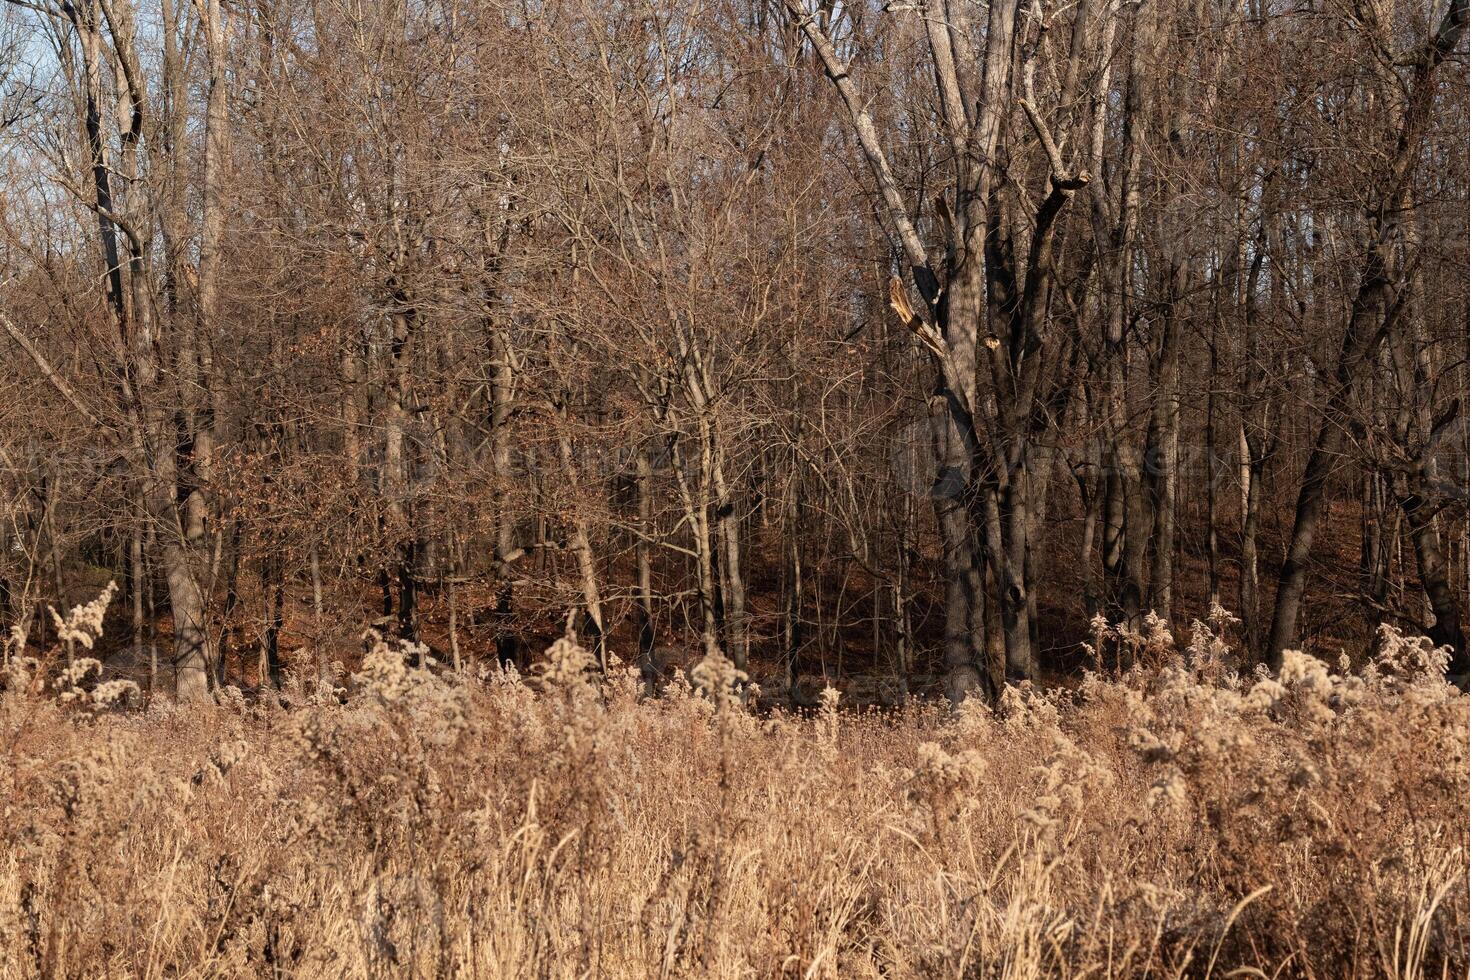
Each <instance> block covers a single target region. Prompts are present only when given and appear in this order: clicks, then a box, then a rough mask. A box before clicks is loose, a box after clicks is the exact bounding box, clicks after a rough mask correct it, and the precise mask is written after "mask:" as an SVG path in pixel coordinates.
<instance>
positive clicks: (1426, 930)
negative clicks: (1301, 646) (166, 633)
mask: <svg viewBox="0 0 1470 980" xmlns="http://www.w3.org/2000/svg"><path fill="white" fill-rule="evenodd" d="M1216 626H1217V628H1219V629H1221V630H1222V631H1223V629H1224V624H1223V623H1217V624H1216ZM1099 642H1100V644H1101V645H1102V647H1103V649H1101V650H1100V651H1099V655H1100V661H1101V662H1113V661H1115V660H1116V659H1118V657H1119V655H1120V654H1126V659H1128V660H1130V661H1132V662H1136V663H1140V664H1148V665H1149V666H1148V667H1146V668H1143V667H1139V668H1136V669H1133V670H1132V671H1129V672H1121V673H1120V672H1112V673H1110V674H1108V676H1107V677H1106V678H1104V677H1101V676H1092V677H1089V678H1088V679H1087V680H1086V681H1085V682H1084V683H1082V684H1081V685H1080V686H1079V687H1077V688H1076V689H1074V690H1067V691H1058V692H1053V693H1050V694H1043V693H1036V692H1029V691H1016V690H1013V691H1010V692H1008V694H1007V696H1006V698H1005V700H1004V703H1003V704H1002V705H1000V707H999V708H998V709H997V710H995V711H993V712H992V711H990V710H988V709H986V708H984V707H982V706H980V705H978V704H975V703H973V702H971V703H967V704H966V705H965V706H963V707H962V708H961V709H960V710H958V711H954V712H952V711H949V710H948V709H947V708H943V707H940V706H936V705H915V706H913V707H911V708H909V709H907V710H905V711H903V712H899V713H890V714H878V713H874V712H849V711H847V710H844V709H842V708H841V707H839V705H838V704H837V699H836V697H835V694H836V692H831V694H829V695H828V696H827V697H826V699H825V700H826V707H824V708H823V709H822V710H821V711H819V712H817V713H816V714H814V715H812V716H809V717H795V716H791V715H787V714H783V713H781V712H779V711H774V712H762V713H755V712H751V711H749V710H747V708H746V707H745V706H744V705H743V704H742V700H741V698H739V697H737V696H736V695H735V694H734V693H733V692H734V690H735V684H736V682H737V681H738V678H736V677H735V676H734V674H733V671H732V669H731V668H730V667H729V666H728V664H725V663H722V662H721V663H709V662H706V663H703V664H701V666H700V667H699V668H697V669H696V670H695V671H694V684H693V686H691V685H689V684H685V683H683V682H680V683H676V684H675V685H674V686H673V687H671V688H670V689H669V690H667V691H666V692H664V694H663V696H662V697H660V698H659V699H656V700H651V701H646V700H641V699H640V697H639V691H640V689H639V684H638V681H637V679H636V676H635V675H634V674H633V673H632V672H630V671H627V670H625V669H622V668H619V669H615V670H613V671H611V672H610V673H609V675H608V676H607V677H606V678H603V677H601V676H599V675H597V674H595V673H594V672H593V671H591V669H590V659H589V658H588V656H587V654H586V653H585V652H584V651H583V650H581V649H580V648H579V647H577V646H576V644H575V643H573V642H570V641H563V642H560V643H558V644H557V645H556V646H555V647H553V648H552V649H551V650H550V651H548V656H547V658H546V664H545V665H544V667H543V668H542V669H541V670H539V671H538V672H537V675H536V676H535V677H533V678H530V679H527V680H522V679H520V678H518V677H516V676H514V675H502V674H498V673H497V674H493V675H490V676H488V677H482V678H475V679H459V678H456V677H453V676H451V675H444V674H435V673H430V672H428V671H423V670H418V669H413V668H410V667H408V666H405V658H404V656H403V654H402V651H400V650H397V649H394V648H393V647H391V646H390V645H388V644H386V643H379V644H377V646H376V648H375V649H374V650H373V652H372V653H370V654H369V655H368V657H367V659H366V660H365V662H364V665H363V669H362V672H361V673H360V674H359V675H357V676H356V678H355V679H354V680H353V682H352V683H351V684H350V685H349V690H350V691H351V693H350V694H349V693H347V691H343V692H341V693H340V694H339V695H336V696H333V697H322V698H320V699H314V698H312V697H309V696H307V695H305V694H302V693H300V692H297V694H296V696H295V702H296V703H295V705H294V706H292V707H289V708H287V707H280V706H276V705H269V706H267V705H264V704H246V703H244V702H243V701H240V700H231V699H226V703H225V704H223V705H222V706H220V707H218V708H209V709H202V710H198V709H196V710H189V711H187V712H186V711H183V710H175V709H170V708H165V707H162V706H155V707H152V708H150V709H148V710H147V711H130V710H118V709H117V708H116V707H110V706H107V705H106V704H104V702H106V701H108V700H109V699H110V698H112V697H115V696H116V694H117V692H115V691H103V692H100V693H99V692H97V691H96V690H95V688H92V687H89V684H88V681H87V679H86V677H85V676H83V675H85V673H86V672H85V667H84V668H83V669H82V670H79V671H74V672H73V674H72V675H69V676H68V677H66V678H61V679H58V680H55V681H53V682H51V683H50V684H48V685H47V690H46V691H45V692H44V693H42V694H37V693H35V689H36V688H37V687H38V684H37V683H36V682H35V681H34V679H32V681H31V683H30V684H29V685H27V684H26V683H25V681H26V678H25V677H24V676H22V675H21V674H20V673H18V672H16V671H14V670H13V671H12V672H11V675H10V684H9V687H10V692H9V693H7V694H6V695H5V696H4V697H3V699H0V801H3V808H4V809H3V818H0V973H3V975H4V976H6V977H24V976H47V977H51V976H68V977H72V976H74V977H82V976H86V977H96V976H144V977H156V976H171V977H185V976H188V977H193V976H295V977H331V976H344V977H378V976H425V977H428V976H436V977H437V976H446V977H447V976H486V977H500V976H505V977H510V976H514V977H530V976H546V977H584V976H585V977H597V976H604V977H659V976H698V977H737V976H738V977H767V976H794V977H880V976H882V977H947V976H953V977H960V976H986V977H989V976H996V977H1031V976H1071V977H1081V976H1088V977H1107V976H1145V975H1147V976H1155V977H1168V976H1183V975H1188V976H1217V977H1225V976H1230V975H1235V976H1247V975H1249V976H1259V975H1265V976H1268V977H1269V976H1278V975H1280V976H1314V977H1329V976H1330V977H1351V976H1361V977H1370V976H1371V977H1378V976H1392V977H1419V976H1435V977H1438V976H1441V975H1445V974H1446V973H1447V974H1449V975H1454V976H1461V975H1464V974H1465V972H1466V970H1467V967H1470V947H1467V941H1470V922H1467V919H1466V916H1467V913H1470V902H1467V897H1466V892H1465V875H1464V871H1465V845H1466V830H1465V828H1466V816H1465V811H1466V806H1465V804H1466V801H1467V786H1470V765H1467V759H1466V753H1467V748H1470V707H1467V706H1470V700H1467V699H1466V698H1464V697H1461V696H1459V695H1458V694H1457V693H1456V692H1455V691H1454V689H1452V688H1450V687H1449V686H1448V685H1446V684H1445V683H1444V682H1443V680H1442V674H1441V673H1440V670H1439V668H1440V660H1439V658H1438V657H1437V655H1435V654H1434V653H1432V652H1431V651H1428V650H1427V649H1426V648H1425V647H1424V646H1422V645H1420V644H1417V643H1411V642H1408V641H1404V640H1401V639H1400V638H1398V637H1396V636H1395V635H1393V634H1392V633H1388V632H1386V633H1385V634H1384V642H1383V644H1382V649H1381V652H1380V653H1379V655H1378V656H1377V658H1376V659H1375V660H1374V661H1373V662H1372V663H1370V664H1369V665H1367V666H1366V667H1364V668H1362V669H1360V670H1357V671H1354V672H1351V673H1347V674H1344V673H1342V672H1340V671H1339V670H1338V669H1337V668H1335V667H1334V668H1332V669H1329V668H1328V666H1327V665H1325V664H1322V663H1320V662H1318V661H1315V660H1311V659H1310V658H1306V657H1302V656H1293V657H1289V658H1288V661H1287V663H1286V666H1285V668H1284V669H1283V671H1282V673H1281V676H1280V677H1279V678H1277V679H1264V678H1261V677H1256V676H1252V677H1248V678H1246V679H1240V678H1237V677H1236V676H1234V675H1233V674H1232V673H1231V672H1230V670H1229V664H1230V653H1229V651H1228V649H1227V648H1226V645H1225V643H1224V642H1223V641H1222V640H1220V639H1217V638H1216V636H1215V634H1214V633H1213V632H1212V631H1211V630H1210V629H1209V628H1208V627H1204V626H1197V627H1196V630H1195V633H1194V638H1193V641H1192V642H1191V643H1190V644H1189V645H1188V648H1187V649H1183V650H1176V649H1174V648H1173V646H1172V644H1171V642H1170V641H1169V640H1168V639H1167V638H1165V636H1164V634H1163V632H1162V631H1156V632H1155V634H1154V635H1153V636H1152V637H1131V638H1130V637H1125V638H1118V637H1114V636H1103V637H1101V638H1100V640H1099ZM27 686H29V687H30V688H31V692H30V693H27V692H26V691H25V690H21V688H25V687H27ZM313 700H320V702H321V703H312V702H313Z"/></svg>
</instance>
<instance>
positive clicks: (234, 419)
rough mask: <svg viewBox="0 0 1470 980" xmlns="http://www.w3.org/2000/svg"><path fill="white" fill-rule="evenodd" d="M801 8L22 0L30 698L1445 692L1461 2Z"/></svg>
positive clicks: (13, 249) (15, 261)
mask: <svg viewBox="0 0 1470 980" xmlns="http://www.w3.org/2000/svg"><path fill="white" fill-rule="evenodd" d="M807 3H808V0H785V2H772V0H700V2H695V3H687V2H683V0H679V2H675V0H632V2H614V0H565V2H561V0H546V2H534V0H523V2H489V3H487V2H467V0H238V2H237V0H195V2H193V3H188V2H185V0H159V2H158V3H157V4H152V3H139V2H135V0H59V2H53V0H36V2H34V3H32V2H22V0H10V2H9V3H7V4H6V5H5V6H4V19H3V24H4V36H3V45H0V94H3V98H0V125H3V128H0V168H3V183H0V186H3V191H0V276H3V282H4V289H3V291H0V325H3V326H4V328H5V336H4V337H0V363H3V370H0V615H3V617H4V622H5V625H6V627H7V628H9V629H10V634H9V637H8V641H7V648H6V657H7V660H8V659H10V658H12V657H16V656H19V655H20V654H22V653H24V652H25V650H27V649H32V648H33V649H45V648H47V647H48V646H50V645H52V644H53V643H54V641H55V636H54V635H53V634H54V630H55V625H54V624H53V622H52V621H51V620H50V618H49V616H48V615H46V614H45V610H46V607H47V606H48V605H54V606H56V607H58V608H59V609H64V608H66V607H68V606H71V605H73V604H75V603H78V602H81V601H84V600H86V599H90V598H91V597H92V596H94V595H96V593H97V592H98V591H99V589H100V587H101V586H102V585H103V584H105V583H106V582H107V581H108V580H109V579H116V580H117V581H118V582H119V583H120V584H121V585H122V598H121V601H120V602H119V603H117V604H115V605H114V607H113V615H114V616H115V617H120V619H119V620H118V627H117V628H112V627H109V630H108V634H109V636H111V637H116V638H120V639H119V640H114V641H109V642H110V643H112V644H113V645H110V646H108V647H106V649H105V651H104V652H105V653H106V654H107V659H108V662H109V663H110V664H111V665H112V666H113V668H114V669H115V670H117V671H119V672H123V673H128V672H131V674H132V675H141V676H142V677H145V678H147V677H149V676H150V675H152V674H153V673H154V672H155V671H156V672H157V675H158V677H157V683H158V684H160V685H163V686H164V687H166V688H167V689H169V690H175V689H176V690H177V693H178V694H179V695H180V696H181V697H185V698H188V697H198V696H201V695H204V694H206V693H207V692H208V691H209V689H211V688H213V687H217V686H219V685H221V684H224V683H236V684H247V683H249V684H261V683H268V682H270V681H272V680H274V681H277V682H279V680H280V678H281V676H282V674H283V672H285V671H288V670H289V671H291V672H293V673H295V674H296V675H297V676H298V677H312V676H316V675H317V673H318V672H319V671H327V670H330V669H331V666H330V665H331V663H332V662H333V661H337V660H341V661H346V662H351V661H352V660H353V659H354V658H355V657H356V656H357V654H358V651H359V650H360V649H361V646H360V640H359V637H360V635H361V632H362V629H363V627H364V625H365V624H374V625H376V626H377V627H378V628H379V629H380V630H381V631H384V632H388V633H393V634H397V635H399V636H401V637H403V638H405V639H410V640H422V641H424V642H426V643H428V644H429V645H430V646H431V647H432V648H433V651H434V655H435V657H436V658H438V659H439V660H441V661H442V662H444V663H446V664H451V665H453V666H455V667H462V666H465V665H476V664H488V663H492V662H493V661H494V660H497V659H498V660H500V661H503V662H519V663H521V664H524V662H525V661H526V659H527V656H528V653H527V651H529V650H535V651H540V650H541V649H543V647H544V646H545V643H546V641H547V640H548V639H550V638H552V637H555V636H558V635H560V634H561V633H562V631H563V630H564V629H565V627H566V626H567V625H568V624H569V623H570V624H571V625H572V626H573V627H574V628H575V629H576V630H577V631H578V633H579V635H580V636H581V637H582V639H583V642H584V643H586V644H587V645H588V648H589V649H590V650H591V651H592V652H593V654H594V656H595V657H596V658H598V659H604V658H605V657H606V655H607V653H608V651H611V652H614V653H616V654H617V655H619V656H620V657H622V658H623V659H624V660H625V661H628V662H633V663H636V664H637V665H638V666H639V668H640V670H641V672H642V676H643V679H644V683H645V684H646V685H648V686H650V687H652V686H654V685H656V684H657V683H659V681H660V678H661V677H662V676H664V675H666V674H667V673H668V672H669V671H670V670H671V669H672V666H674V665H678V664H681V663H685V662H687V661H689V660H691V659H698V657H699V656H700V655H702V654H707V653H709V652H711V651H713V650H715V649H719V650H722V651H724V652H725V653H727V654H728V655H729V657H730V658H731V660H732V661H733V662H734V664H735V666H736V667H737V668H740V669H745V670H748V671H750V672H751V673H752V674H755V675H756V676H758V677H760V678H761V679H762V680H763V681H765V686H766V687H767V690H768V693H770V692H773V691H774V692H778V693H779V694H780V695H781V696H790V697H791V698H793V699H797V700H799V699H801V698H802V697H803V694H802V690H803V689H802V685H801V683H800V682H799V680H800V678H801V677H807V678H822V679H824V680H823V682H825V679H834V680H835V679H836V678H839V677H844V676H846V677H863V678H869V679H882V688H883V690H882V697H883V698H885V699H901V698H902V697H904V696H905V695H906V694H908V693H909V692H910V691H912V692H915V693H920V692H930V691H941V690H942V691H944V692H946V693H948V694H949V695H951V696H952V697H959V696H962V695H964V694H965V693H968V692H972V691H973V692H979V693H981V694H984V695H987V696H989V697H992V698H994V697H996V696H997V694H998V692H999V691H1000V690H1001V687H1002V685H1003V684H1004V682H1005V680H1006V679H1007V678H1009V679H1010V680H1018V679H1021V678H1025V677H1031V678H1039V679H1046V678H1054V677H1057V676H1059V675H1062V674H1065V673H1067V672H1069V671H1071V670H1073V669H1075V668H1076V667H1077V666H1078V665H1079V664H1080V663H1081V662H1083V660H1084V659H1085V657H1084V654H1083V653H1082V652H1081V651H1082V649H1083V648H1082V647H1081V646H1080V644H1081V641H1083V640H1085V639H1086V638H1087V636H1088V634H1089V623H1090V622H1091V621H1092V620H1093V619H1094V617H1096V616H1099V615H1101V616H1103V617H1104V618H1105V619H1106V620H1107V621H1108V622H1110V623H1114V624H1121V625H1122V626H1124V627H1125V628H1127V629H1128V630H1131V631H1134V632H1145V631H1146V630H1147V629H1148V623H1147V621H1146V616H1147V613H1148V612H1149V611H1151V610H1152V611H1155V612H1156V613H1157V614H1158V616H1159V617H1161V618H1163V619H1165V620H1168V621H1171V622H1178V623H1184V622H1187V621H1188V620H1189V619H1191V618H1194V617H1201V618H1203V617H1205V616H1207V615H1208V614H1209V612H1210V609H1211V607H1212V606H1214V605H1221V606H1224V607H1227V608H1229V609H1230V610H1232V611H1234V612H1235V613H1236V614H1237V615H1238V616H1239V617H1240V619H1241V621H1242V623H1241V626H1240V634H1241V635H1240V639H1241V658H1242V661H1243V663H1245V664H1246V665H1249V664H1250V663H1252V662H1254V661H1263V662H1268V663H1275V664H1279V663H1280V653H1281V651H1282V650H1285V649H1288V648H1292V647H1296V646H1300V645H1305V646H1306V647H1307V648H1308V649H1314V650H1321V651H1325V652H1329V653H1333V654H1335V653H1336V652H1337V651H1338V650H1339V649H1341V648H1346V649H1348V650H1350V651H1354V652H1356V651H1360V650H1362V649H1364V648H1365V647H1366V646H1367V645H1368V643H1369V642H1370V640H1371V637H1372V636H1373V629H1374V627H1375V626H1376V625H1377V624H1378V623H1379V622H1380V621H1389V622H1393V623H1396V624H1398V625H1399V626H1400V627H1401V628H1402V629H1403V630H1404V631H1405V632H1406V633H1411V634H1417V633H1424V634H1427V635H1429V636H1430V637H1431V638H1433V639H1434V641H1435V642H1436V643H1438V644H1442V645H1445V646H1448V647H1450V648H1451V650H1452V652H1453V659H1452V661H1451V665H1450V670H1451V672H1452V673H1465V672H1466V671H1467V661H1466V651H1465V640H1464V633H1463V630H1462V627H1461V610H1462V608H1463V607H1464V604H1465V601H1466V597H1467V587H1470V525H1467V520H1466V507H1465V501H1466V489H1465V488H1466V483H1467V474H1466V460H1467V455H1470V454H1467V449H1470V428H1467V426H1466V424H1465V422H1464V420H1463V413H1462V408H1463V406H1464V404H1465V401H1466V398H1467V394H1470V364H1467V358H1470V329H1467V324H1470V275H1467V265H1470V237H1467V227H1466V225H1467V220H1470V200H1467V197H1470V180H1467V177H1470V84H1467V78H1466V72H1465V66H1466V65H1465V56H1464V54H1463V52H1461V51H1460V49H1459V45H1460V41H1461V39H1462V35H1463V33H1464V30H1465V26H1466V21H1467V18H1470V11H1467V3H1466V0H1452V2H1451V3H1450V4H1449V6H1448V7H1446V6H1445V4H1444V3H1443V2H1435V3H1427V2H1422V0H1418V2H1393V0H1385V2H1348V0H1142V2H1134V0H1076V2H1068V3H1060V2H1056V0H992V2H990V3H989V4H988V5H987V4H980V3H975V2H970V0H919V2H916V3H900V2H890V3H888V4H886V5H884V6H882V7H881V8H880V6H879V5H876V4H873V3H868V2H866V0H863V2H857V3H842V4H838V3H823V4H822V5H820V6H817V7H810V6H808V5H807ZM118 643H121V648H118V647H117V645H116V644H118ZM1125 648H1126V644H1124V645H1120V646H1119V648H1118V649H1119V650H1123V649H1125ZM1119 656H1124V654H1121V653H1120V654H1119ZM818 686H820V684H819V685H818Z"/></svg>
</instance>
